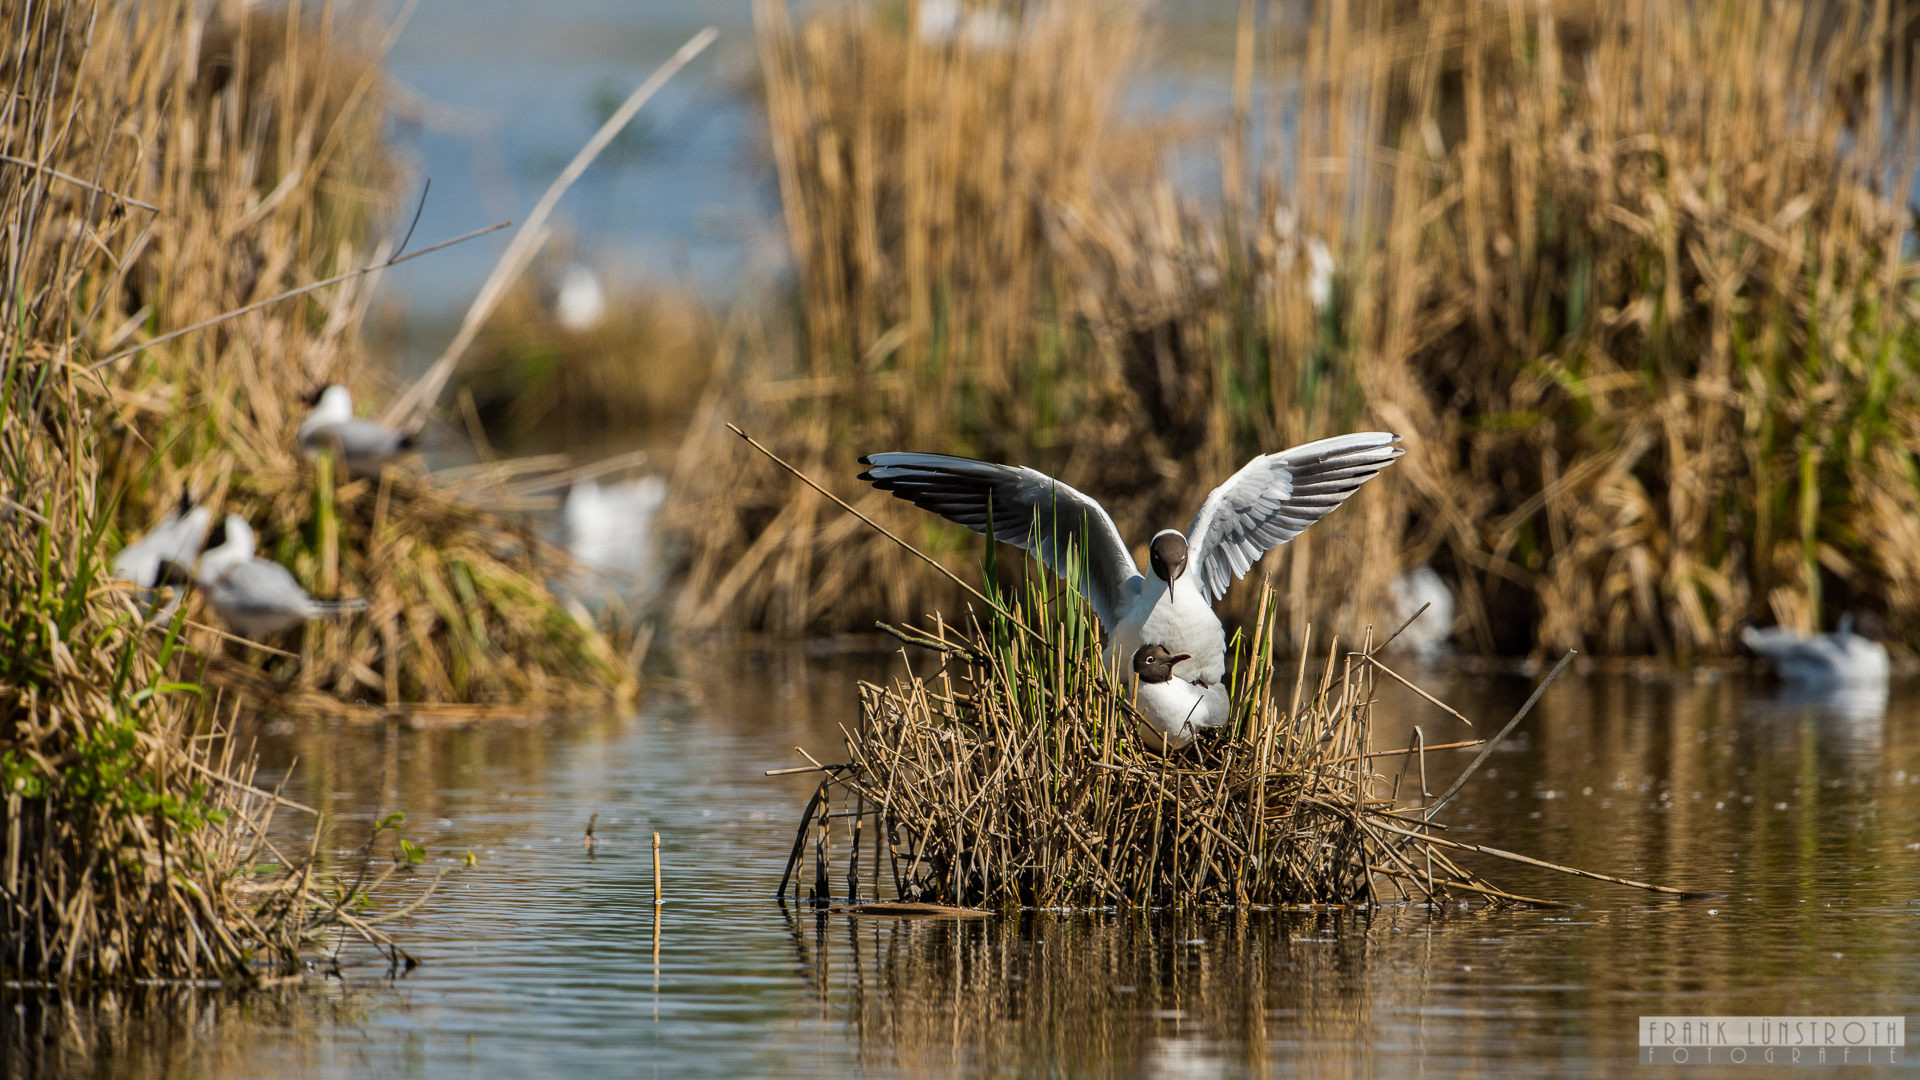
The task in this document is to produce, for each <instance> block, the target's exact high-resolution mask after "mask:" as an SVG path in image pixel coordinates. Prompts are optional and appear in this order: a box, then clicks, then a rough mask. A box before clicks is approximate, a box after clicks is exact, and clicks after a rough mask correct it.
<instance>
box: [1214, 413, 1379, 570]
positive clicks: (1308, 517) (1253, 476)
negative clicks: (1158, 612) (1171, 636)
mask: <svg viewBox="0 0 1920 1080" xmlns="http://www.w3.org/2000/svg"><path fill="white" fill-rule="evenodd" d="M1399 441H1400V436H1398V435H1392V434H1388V433H1387V432H1384V431H1363V432H1360V433H1357V434H1353V435H1337V436H1335V437H1333V438H1331V439H1321V440H1319V441H1318V442H1310V443H1307V444H1305V445H1304V446H1296V447H1294V448H1293V449H1291V450H1282V451H1280V452H1279V453H1277V454H1262V455H1261V456H1259V457H1257V458H1254V459H1253V460H1252V461H1249V462H1247V464H1246V466H1245V467H1244V468H1242V469H1241V470H1240V471H1239V472H1237V473H1235V474H1233V477H1232V479H1230V480H1228V481H1227V482H1226V483H1224V484H1221V485H1220V486H1219V487H1217V488H1215V489H1214V490H1213V494H1211V495H1209V496H1207V501H1206V502H1205V503H1204V504H1202V505H1201V507H1200V512H1199V513H1197V514H1195V515H1194V516H1193V526H1192V527H1191V528H1189V529H1188V530H1187V547H1188V548H1189V549H1191V551H1192V556H1191V558H1192V559H1193V562H1194V565H1195V566H1197V567H1198V568H1199V571H1200V578H1199V581H1200V587H1201V591H1203V592H1205V593H1206V594H1207V598H1208V600H1209V601H1211V602H1215V603H1217V602H1218V601H1219V600H1220V598H1221V597H1222V596H1225V595H1226V593H1227V586H1229V585H1231V584H1233V582H1234V579H1236V578H1241V577H1245V576H1246V573H1247V571H1248V570H1251V569H1252V568H1253V564H1254V563H1256V562H1258V561H1259V560H1260V556H1262V555H1264V554H1266V553H1267V552H1268V551H1269V550H1271V549H1273V548H1275V547H1278V546H1279V545H1281V544H1284V543H1286V542H1287V541H1289V540H1291V539H1293V538H1294V537H1296V536H1299V535H1300V534H1301V533H1303V532H1305V531H1306V529H1307V526H1309V525H1312V524H1313V523H1314V522H1316V521H1319V520H1320V519H1321V518H1323V517H1326V516H1327V515H1328V514H1330V513H1332V512H1333V510H1334V508H1335V507H1337V506H1339V505H1340V504H1341V503H1343V502H1345V501H1346V500H1347V497H1348V496H1349V495H1352V494H1353V493H1354V492H1355V491H1356V490H1358V489H1359V487H1360V485H1361V484H1364V483H1366V482H1367V481H1368V480H1371V479H1373V478H1374V477H1375V476H1377V475H1379V473H1380V470H1381V469H1384V468H1386V467H1387V466H1388V465H1391V464H1393V459H1394V458H1397V457H1399V456H1400V455H1402V454H1404V453H1406V451H1405V450H1402V449H1400V448H1399V447H1398V446H1395V445H1393V444H1395V443H1397V442H1399Z"/></svg>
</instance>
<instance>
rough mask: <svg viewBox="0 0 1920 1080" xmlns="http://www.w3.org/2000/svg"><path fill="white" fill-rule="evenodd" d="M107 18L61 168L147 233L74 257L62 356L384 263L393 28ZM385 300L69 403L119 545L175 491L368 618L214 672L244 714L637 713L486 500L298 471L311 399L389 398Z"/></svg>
mask: <svg viewBox="0 0 1920 1080" xmlns="http://www.w3.org/2000/svg"><path fill="white" fill-rule="evenodd" d="M102 20H103V27H104V31H103V32H105V33H106V34H108V35H109V37H110V39H111V40H112V41H114V42H115V46H114V47H113V48H111V49H107V48H97V47H96V48H95V49H93V50H92V51H91V52H89V53H88V54H87V59H86V63H87V67H86V68H84V69H83V70H82V71H81V72H80V73H79V74H80V77H81V78H82V79H83V80H84V83H85V86H86V87H87V92H85V93H83V94H80V95H78V96H77V97H76V98H75V99H74V100H73V113H72V118H71V122H70V125H69V126H70V131H71V137H70V138H69V140H68V141H67V142H66V143H65V144H64V145H63V148H62V151H61V156H60V159H59V160H58V161H57V162H56V164H57V165H59V167H61V168H63V169H66V170H67V171H69V172H75V173H80V174H85V175H88V176H98V177H100V178H102V180H103V182H107V183H109V185H110V186H112V187H114V188H115V189H116V190H118V191H121V192H122V193H123V194H126V195H128V196H131V197H133V198H138V199H142V200H145V201H147V202H148V203H150V204H152V205H153V206H155V207H156V208H157V209H156V210H155V211H153V212H150V213H148V214H147V215H146V216H145V217H142V218H140V219H139V220H138V221H137V222H136V223H135V226H134V231H133V233H131V234H130V243H129V244H128V245H127V246H126V247H125V250H124V251H113V252H109V251H107V250H105V249H86V250H83V251H81V252H80V253H79V260H80V262H79V265H78V266H77V267H76V273H77V275H78V276H77V279H76V280H77V287H78V289H79V290H80V304H81V307H82V308H83V309H84V310H86V311H87V312H88V315H89V318H88V319H87V320H86V321H84V322H83V323H81V324H80V325H79V326H77V327H76V328H75V334H74V340H73V342H72V349H73V352H74V353H75V355H76V356H78V357H81V358H92V359H100V358H105V357H107V356H109V355H111V354H113V353H114V352H116V351H117V350H120V349H122V348H123V347H125V346H128V345H131V344H136V343H138V342H141V341H143V340H152V339H153V338H156V337H158V336H160V335H161V334H163V333H165V332H167V331H169V330H172V329H175V328H178V327H185V326H190V325H193V324H195V323H198V322H200V321H202V320H205V319H209V318H213V317H215V316H219V315H221V314H223V313H225V312H227V311H230V310H232V309H234V308H236V307H239V306H241V305H244V304H248V303H253V302H257V301H260V300H263V299H265V298H267V297H270V296H274V295H277V294H279V293H281V292H284V291H288V290H291V289H295V288H300V287H303V286H306V285H309V284H311V283H313V282H316V281H320V280H323V279H326V278H328V277H330V276H332V275H335V274H337V273H341V272H344V271H347V270H350V269H353V268H355V267H358V266H362V265H368V264H371V263H375V262H379V261H381V260H383V259H384V258H385V257H386V256H387V255H389V254H390V253H391V252H390V244H391V242H392V241H390V240H389V241H379V242H376V241H374V240H372V239H370V238H371V237H372V236H374V233H375V229H376V227H377V226H380V225H382V224H383V223H385V222H386V220H387V218H388V217H389V213H388V211H389V205H388V200H389V193H390V191H391V189H392V187H393V181H394V177H393V175H392V169H391V168H390V166H389V165H388V163H387V161H386V157H385V154H384V151H383V144H382V133H381V132H382V129H381V125H382V123H383V116H384V113H383V106H382V101H381V88H382V85H383V79H384V76H383V73H382V70H381V66H380V64H381V53H380V49H381V47H382V40H381V35H383V34H385V33H386V32H387V29H386V27H384V26H382V25H380V24H378V23H377V22H375V21H373V20H371V19H369V18H366V17H364V15H362V14H360V13H357V12H355V10H354V9H352V8H350V7H343V8H339V9H336V8H335V7H334V6H332V5H329V6H327V7H326V8H325V9H324V10H323V11H322V12H321V14H320V15H319V17H318V19H317V20H316V18H315V16H314V13H313V11H312V9H302V8H301V7H299V6H297V5H295V6H289V7H287V8H284V9H279V10H272V11H264V10H255V9H252V8H249V7H247V6H245V5H238V4H236V5H228V6H227V7H226V8H223V9H220V10H217V11H213V12H207V11H203V10H202V9H201V8H199V7H195V6H193V5H189V4H157V5H155V4H143V5H106V6H105V7H103V9H102ZM421 243H424V241H421ZM378 277H379V275H378V274H374V275H367V276H362V277H357V278H353V279H350V280H347V281H344V282H341V283H339V284H337V285H333V286H329V287H327V288H323V289H319V290H317V291H314V292H310V293H307V294H305V295H303V296H301V297H299V298H297V299H293V300H288V301H284V302H281V303H277V304H275V305H272V306H270V307H267V308H265V309H263V310H261V311H258V312H254V313H251V314H248V315H245V316H242V317H240V318H237V319H233V320H231V321H228V322H224V323H221V324H220V325H218V326H217V327H214V328H212V329H209V330H205V331H200V332H196V333H193V334H190V335H187V336H185V337H182V338H178V339H175V340H172V341H170V342H167V343H165V344H159V345H156V346H155V347H153V348H151V349H148V350H146V351H144V352H140V353H137V354H135V355H132V356H129V357H127V358H125V359H122V360H119V361H117V362H115V363H114V364H113V365H112V366H111V367H110V368H108V369H106V370H105V371H104V372H102V373H101V376H100V377H98V378H87V379H81V380H76V385H77V386H79V387H80V388H81V392H83V393H88V394H91V395H92V396H93V400H92V407H93V409H94V411H95V412H94V424H95V425H96V426H97V427H98V429H99V430H98V435H99V438H100V440H101V446H102V452H101V455H100V456H101V461H102V465H103V469H104V474H105V479H106V481H107V486H106V490H107V491H110V492H111V491H117V490H124V492H125V495H124V499H123V501H122V504H121V510H120V516H119V521H120V522H121V523H122V525H123V528H124V532H125V534H126V535H128V536H132V535H134V534H137V533H139V532H143V531H145V529H146V527H147V526H148V524H149V523H150V522H152V521H153V520H155V518H156V517H157V516H158V514H159V513H160V511H161V510H162V509H163V508H164V507H166V506H168V505H170V504H171V503H172V501H173V500H174V499H175V498H176V497H177V496H178V493H179V492H180V490H181V489H182V487H183V486H184V487H186V488H188V489H189V490H191V491H192V492H193V494H194V495H195V497H196V498H198V499H199V500H201V501H203V502H205V503H207V504H209V505H211V506H213V507H214V508H215V510H216V512H217V513H225V512H229V511H231V512H236V513H240V514H241V515H243V516H245V517H248V518H249V519H250V520H251V521H252V523H253V525H254V527H255V529H256V531H257V532H258V533H259V542H260V550H261V553H262V555H263V556H265V557H268V558H273V559H277V560H278V561H280V562H282V563H285V564H286V565H288V566H289V567H290V568H291V569H292V570H293V571H294V574H295V576H296V577H297V578H298V579H299V580H300V582H301V584H302V585H303V586H304V587H306V588H307V589H308V590H309V591H312V592H313V593H315V594H316V595H318V596H321V597H323V598H335V597H344V596H359V597H365V598H366V599H368V600H369V601H370V602H371V604H372V608H371V611H370V612H369V613H368V615H367V616H365V617H364V618H356V619H353V620H334V621H329V622H325V623H316V624H312V625H309V626H308V627H306V628H305V629H304V630H302V631H296V632H293V633H291V634H289V635H287V636H286V637H285V638H283V639H282V640H280V641H277V642H274V643H272V644H274V645H277V646H278V647H280V648H281V649H282V650H283V651H286V652H293V653H296V654H298V659H293V660H289V659H287V658H285V657H280V658H275V657H274V656H272V655H271V654H263V655H265V659H260V658H259V656H258V655H256V658H255V660H254V661H251V662H242V663H229V664H223V665H221V666H219V667H216V668H215V670H214V672H213V674H214V677H215V678H216V679H218V680H220V681H221V682H222V683H223V684H224V685H229V686H231V687H233V688H234V689H236V690H237V691H239V692H242V693H244V694H246V695H247V696H248V697H250V698H253V699H256V700H261V701H269V700H279V701H281V702H282V703H285V704H294V703H300V704H303V705H305V706H307V707H316V706H317V707H328V708H341V707H350V706H351V705H353V704H354V703H370V704H371V705H372V706H374V707H391V706H395V705H398V704H401V703H403V702H420V701H425V702H451V701H462V702H480V703H492V702H503V701H512V702H521V703H527V702H531V703H543V702H544V703H564V702H573V703H583V702H591V701H601V700H606V699H608V698H610V697H614V696H618V695H621V694H625V693H629V692H631V690H632V688H633V681H632V678H631V676H630V675H629V674H628V673H627V672H626V671H625V669H624V666H623V665H622V664H621V663H620V662H619V661H618V659H617V658H616V657H615V656H614V655H613V653H612V651H611V650H610V649H609V647H608V645H607V642H606V640H605V638H604V637H603V636H602V635H601V633H600V631H599V630H598V629H597V628H596V627H595V626H594V625H593V623H592V620H591V619H589V618H587V617H586V616H585V615H584V613H583V612H582V611H581V610H580V609H578V608H577V607H570V606H568V605H565V604H563V603H562V602H561V601H560V600H559V599H557V598H556V597H555V596H554V595H553V594H552V593H551V592H550V591H549V590H548V587H547V584H546V573H547V571H546V570H545V567H546V566H547V565H548V563H549V559H548V557H547V556H548V555H550V554H551V553H549V552H546V551H545V550H544V549H543V548H542V547H541V546H540V545H539V544H538V543H537V542H536V541H535V540H534V539H533V537H532V536H531V534H530V533H529V532H528V531H526V530H525V529H523V528H521V527H518V526H516V525H515V524H514V523H512V522H510V521H508V520H506V519H504V518H503V517H501V516H499V515H496V514H493V513H489V512H487V511H484V510H480V509H476V507H477V506H480V505H485V504H486V503H487V502H488V501H489V499H490V498H492V497H494V496H500V495H501V494H502V492H501V491H500V490H499V489H498V488H497V486H496V487H489V486H487V485H485V484H478V485H475V484H469V485H468V487H469V488H470V489H472V490H469V491H467V492H466V493H465V499H464V501H463V500H462V499H458V498H455V497H454V496H453V495H452V494H450V493H449V492H448V491H446V490H443V489H442V486H441V485H440V484H439V483H438V482H436V481H435V480H434V479H432V478H428V477H423V476H422V475H420V474H419V472H418V471H417V467H414V466H409V465H407V464H400V465H396V466H393V467H390V469H389V470H388V472H387V473H386V474H383V475H382V476H368V477H348V476H342V475H338V474H337V473H335V472H332V471H330V470H327V469H325V468H321V467H318V466H316V464H315V463H314V462H312V461H309V460H308V459H307V458H305V457H304V456H303V455H302V454H301V453H300V452H299V451H298V449H297V447H296V446H295V443H294V431H295V427H296V425H297V424H298V422H299V420H300V418H301V417H302V416H303V415H304V413H305V410H306V407H307V406H306V404H305V401H304V400H303V399H304V398H305V397H306V396H307V395H308V394H309V393H310V392H312V391H313V390H315V389H317V388H318V387H321V386H324V385H326V384H328V383H333V382H341V383H345V384H347V385H348V386H350V387H351V388H353V389H354V390H355V391H356V397H357V398H358V400H359V401H360V403H361V410H362V411H363V412H365V411H366V410H367V399H368V398H369V397H378V396H380V394H379V391H380V390H381V389H382V387H381V380H380V379H379V377H378V375H377V374H376V373H374V372H372V371H370V370H369V369H368V365H367V364H366V362H365V359H366V358H365V353H364V350H363V348H362V346H361V343H360V340H359V329H360V325H361V322H362V320H363V318H364V316H365V313H366V309H367V306H368V303H369V302H370V298H371V295H372V291H373V289H374V288H375V286H376V283H377V281H378ZM503 475H504V474H503ZM468 479H471V478H468ZM192 637H193V640H194V641H195V643H196V644H198V645H199V646H201V647H202V648H204V649H206V650H208V651H218V650H220V649H222V648H225V649H227V651H229V652H234V649H233V647H231V646H222V645H221V644H220V643H219V642H217V641H216V640H214V639H213V638H211V637H208V636H205V635H202V634H200V633H199V632H197V631H196V632H195V633H194V634H193V635H192ZM242 655H244V654H242ZM256 668H257V669H258V671H257V672H256V671H255V670H254V669H256ZM340 703H345V704H344V705H343V704H340Z"/></svg>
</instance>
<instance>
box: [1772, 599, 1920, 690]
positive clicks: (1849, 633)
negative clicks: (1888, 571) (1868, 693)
mask: <svg viewBox="0 0 1920 1080" xmlns="http://www.w3.org/2000/svg"><path fill="white" fill-rule="evenodd" d="M1740 640H1741V641H1744V642H1746V643H1747V648H1749V649H1752V650H1753V651H1754V652H1757V653H1759V654H1760V655H1761V656H1764V657H1766V658H1767V659H1768V660H1769V661H1771V662H1772V663H1773V670H1774V671H1775V672H1776V673H1778V674H1779V676H1780V678H1781V679H1782V680H1784V681H1786V682H1789V683H1802V684H1806V685H1810V686H1811V685H1823V684H1828V683H1853V684H1861V683H1884V682H1886V681H1887V671H1888V666H1889V665H1888V663H1887V647H1886V646H1885V645H1882V644H1880V643H1879V642H1877V641H1875V640H1873V639H1872V638H1865V637H1861V636H1860V635H1859V634H1856V633H1854V632H1853V616H1852V615H1843V616H1841V618H1840V626H1839V628H1838V629H1836V630H1835V631H1834V632H1833V633H1831V634H1813V635H1807V634H1803V633H1801V632H1799V631H1798V630H1789V629H1787V628H1786V627H1784V626H1769V627H1767V628H1766V629H1764V630H1762V629H1759V628H1757V627H1752V626H1749V627H1747V628H1746V629H1745V630H1743V631H1741V632H1740Z"/></svg>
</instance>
